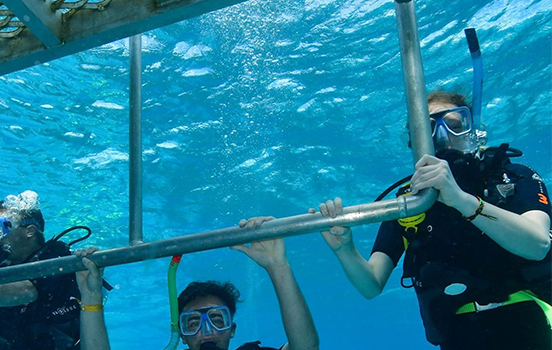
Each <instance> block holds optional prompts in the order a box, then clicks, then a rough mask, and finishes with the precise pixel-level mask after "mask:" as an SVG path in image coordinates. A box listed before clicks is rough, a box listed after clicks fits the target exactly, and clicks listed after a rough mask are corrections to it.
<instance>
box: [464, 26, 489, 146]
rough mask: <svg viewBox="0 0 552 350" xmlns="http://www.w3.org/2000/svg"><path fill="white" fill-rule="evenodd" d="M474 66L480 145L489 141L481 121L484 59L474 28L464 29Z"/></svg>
mask: <svg viewBox="0 0 552 350" xmlns="http://www.w3.org/2000/svg"><path fill="white" fill-rule="evenodd" d="M464 34H465V35H466V40H467V41H468V48H469V50H470V55H471V58H472V66H473V91H472V116H473V123H474V127H475V138H476V142H477V145H478V146H479V147H481V146H484V145H485V144H486V143H487V132H486V131H485V126H484V125H483V123H482V121H481V100H482V98H481V96H482V94H483V60H482V59H481V48H480V47H479V40H478V39H477V34H476V33H475V29H474V28H466V29H464Z"/></svg>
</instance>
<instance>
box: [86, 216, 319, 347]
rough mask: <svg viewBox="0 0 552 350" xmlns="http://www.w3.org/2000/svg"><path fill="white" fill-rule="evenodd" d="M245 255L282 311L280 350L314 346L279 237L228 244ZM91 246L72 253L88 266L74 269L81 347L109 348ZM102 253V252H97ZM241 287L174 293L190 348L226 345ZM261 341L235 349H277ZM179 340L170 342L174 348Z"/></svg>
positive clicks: (255, 222) (257, 221) (204, 285)
mask: <svg viewBox="0 0 552 350" xmlns="http://www.w3.org/2000/svg"><path fill="white" fill-rule="evenodd" d="M271 219H273V217H256V218H251V219H249V220H241V221H240V223H239V226H240V227H242V228H244V229H246V228H247V229H255V228H256V227H259V226H260V225H262V223H263V222H265V221H268V220H271ZM231 248H232V249H235V250H238V251H241V252H243V253H245V254H246V255H247V256H249V257H250V258H251V259H252V260H253V261H255V262H256V263H257V264H259V265H260V266H261V267H263V268H264V269H265V270H266V271H267V272H268V274H269V276H270V279H271V281H272V284H273V286H274V289H275V291H276V296H277V297H278V302H279V304H280V311H281V315H282V323H283V325H284V330H285V332H286V336H287V341H288V342H287V343H286V344H284V345H283V346H282V347H280V350H318V344H319V340H318V334H317V332H316V329H315V327H314V322H313V320H312V316H311V313H310V311H309V308H308V306H307V303H306V301H305V298H304V297H303V294H302V293H301V290H300V289H299V286H298V284H297V281H296V280H295V277H294V276H293V272H292V270H291V267H290V265H289V263H288V260H287V257H286V252H285V245H284V240H283V239H275V240H268V241H263V242H255V243H252V244H251V245H250V246H246V245H239V246H234V247H231ZM96 250H97V249H96V248H94V247H92V248H88V249H85V250H79V251H77V252H75V255H77V256H81V257H83V264H84V265H85V266H86V268H87V270H85V271H80V272H78V273H77V282H78V285H79V288H80V291H81V294H82V300H81V302H82V304H83V307H84V309H83V310H86V311H90V312H82V313H81V349H82V350H108V349H110V345H109V340H108V336H107V331H106V328H105V322H104V315H103V311H102V309H103V308H102V305H101V292H100V288H101V275H102V270H101V269H98V267H97V266H96V265H95V264H94V262H92V261H91V260H89V259H87V258H86V256H88V255H90V254H92V253H94V252H95V251H96ZM97 254H101V252H99V253H97ZM239 296H240V293H239V291H238V290H237V289H236V288H235V287H234V285H232V284H231V283H230V282H225V283H220V282H216V281H206V282H199V281H196V282H192V283H190V284H189V285H188V286H187V287H186V288H185V289H184V291H183V292H182V293H181V294H180V296H179V297H178V328H179V333H180V338H181V339H182V342H183V343H184V344H185V345H187V346H188V349H189V350H228V349H229V348H230V341H231V339H232V338H233V337H234V334H235V332H236V323H235V322H234V315H235V313H236V302H237V301H238V298H239ZM260 343H261V342H259V341H255V342H248V343H245V344H243V345H241V346H240V347H239V348H238V349H237V350H276V349H275V348H270V347H264V346H261V345H260ZM176 345H177V344H175V345H174V346H175V347H176Z"/></svg>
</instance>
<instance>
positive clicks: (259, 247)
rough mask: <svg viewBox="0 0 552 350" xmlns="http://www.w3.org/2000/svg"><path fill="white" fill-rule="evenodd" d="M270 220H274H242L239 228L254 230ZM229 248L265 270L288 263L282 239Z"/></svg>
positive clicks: (270, 217)
mask: <svg viewBox="0 0 552 350" xmlns="http://www.w3.org/2000/svg"><path fill="white" fill-rule="evenodd" d="M272 219H274V217H273V216H259V217H253V218H250V219H249V220H245V219H242V220H240V223H239V226H240V227H241V228H249V229H255V228H257V227H259V226H261V225H262V224H263V222H265V221H270V220H272ZM230 248H231V249H234V250H237V251H240V252H242V253H245V254H246V255H247V256H248V257H250V258H251V260H253V261H255V262H256V263H257V264H259V265H260V266H261V267H263V268H265V269H266V270H270V269H271V268H274V267H277V266H283V265H286V264H287V263H288V262H287V257H286V247H285V244H284V239H283V238H278V239H271V240H267V241H262V242H253V243H251V245H249V246H247V245H245V244H242V245H236V246H233V247H230Z"/></svg>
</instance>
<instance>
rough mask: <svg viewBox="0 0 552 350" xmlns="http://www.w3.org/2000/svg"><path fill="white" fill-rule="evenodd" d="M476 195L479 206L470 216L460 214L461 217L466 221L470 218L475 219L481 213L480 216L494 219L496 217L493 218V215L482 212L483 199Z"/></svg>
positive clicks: (483, 206)
mask: <svg viewBox="0 0 552 350" xmlns="http://www.w3.org/2000/svg"><path fill="white" fill-rule="evenodd" d="M476 197H477V199H478V200H479V206H478V207H477V209H476V210H475V214H473V215H472V216H462V217H463V218H464V219H466V220H467V221H472V220H473V219H475V218H476V217H477V216H478V215H481V216H484V217H486V218H487V219H490V220H493V221H496V220H497V218H495V217H494V216H492V215H488V214H484V213H483V208H485V202H483V200H482V199H481V197H479V196H476Z"/></svg>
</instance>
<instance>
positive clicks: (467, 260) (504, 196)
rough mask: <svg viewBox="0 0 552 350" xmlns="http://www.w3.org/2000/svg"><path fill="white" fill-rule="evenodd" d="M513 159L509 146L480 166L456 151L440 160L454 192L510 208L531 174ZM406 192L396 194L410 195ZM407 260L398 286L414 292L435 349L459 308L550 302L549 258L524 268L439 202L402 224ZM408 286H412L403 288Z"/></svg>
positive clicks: (488, 154)
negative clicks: (513, 298)
mask: <svg viewBox="0 0 552 350" xmlns="http://www.w3.org/2000/svg"><path fill="white" fill-rule="evenodd" d="M512 154H514V155H517V151H516V150H514V152H512V151H510V150H509V148H508V145H507V144H503V145H501V146H500V147H497V148H491V149H489V150H487V152H485V153H484V154H483V157H482V158H481V159H478V158H476V157H470V156H465V155H463V154H461V153H459V152H454V151H453V152H448V154H441V155H439V157H440V158H442V159H445V160H447V161H448V162H449V166H450V168H451V171H452V172H453V174H454V176H455V179H456V180H457V183H458V185H459V186H460V187H461V188H462V189H463V190H464V191H466V192H468V193H471V194H473V195H478V196H480V197H482V198H483V199H484V200H485V201H486V202H488V203H491V204H494V205H497V206H499V207H502V208H504V209H506V210H508V209H509V202H510V201H511V199H512V197H513V196H514V195H515V192H516V190H515V188H516V182H517V181H518V180H519V179H520V178H523V177H524V176H531V175H532V173H533V172H532V170H531V169H529V168H527V167H525V166H522V165H519V164H511V162H510V161H509V157H511V156H512ZM408 194H409V186H405V187H403V188H401V190H399V193H398V195H408ZM397 223H398V224H399V225H400V226H402V228H404V234H403V237H404V241H405V248H406V254H405V259H404V264H403V268H404V272H403V278H402V282H401V284H402V285H403V286H405V287H414V288H415V290H416V294H417V297H418V301H419V304H420V311H421V314H422V318H423V322H424V327H425V329H426V336H427V339H428V340H429V341H430V342H431V343H433V344H436V345H437V344H440V343H441V342H442V340H443V337H446V334H447V333H448V332H449V331H452V329H451V327H452V326H451V320H452V318H453V316H454V315H455V312H456V311H457V310H458V309H459V308H460V307H462V306H463V305H464V304H466V303H469V302H473V301H477V302H478V303H480V304H482V305H483V304H489V303H499V302H505V301H506V300H508V297H509V295H510V294H512V293H515V292H518V291H520V290H530V291H531V292H533V293H534V294H536V295H537V297H538V298H539V299H542V300H544V301H546V302H547V303H548V304H550V303H551V302H552V300H551V299H552V298H551V295H550V294H551V292H550V290H551V288H550V285H551V282H552V269H551V264H552V260H551V253H550V251H549V252H548V254H547V256H546V257H545V258H544V259H543V260H541V261H529V260H525V259H523V258H520V257H518V256H516V255H514V254H511V253H509V252H508V251H506V250H504V249H503V248H501V247H500V246H498V245H497V244H496V243H495V242H494V241H492V240H491V239H490V238H489V237H488V236H486V235H484V234H483V233H482V232H481V231H480V230H479V229H477V227H475V226H474V225H473V224H471V223H470V222H468V221H466V220H465V219H463V218H462V215H461V214H460V213H459V212H458V211H456V210H455V209H453V208H450V207H447V206H446V205H444V204H442V203H439V202H437V203H436V204H435V205H434V206H433V207H432V208H431V209H430V210H428V211H427V212H426V213H423V214H420V215H417V216H415V217H411V218H406V219H400V220H398V222H397ZM408 280H411V282H410V283H406V281H408Z"/></svg>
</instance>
